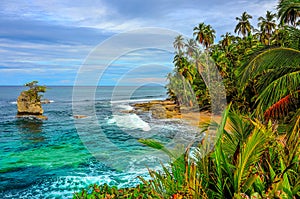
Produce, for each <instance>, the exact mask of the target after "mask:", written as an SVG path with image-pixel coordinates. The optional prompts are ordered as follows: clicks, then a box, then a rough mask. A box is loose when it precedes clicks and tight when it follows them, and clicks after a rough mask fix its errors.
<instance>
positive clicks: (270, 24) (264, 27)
mask: <svg viewBox="0 0 300 199" xmlns="http://www.w3.org/2000/svg"><path fill="white" fill-rule="evenodd" d="M275 17H276V14H272V12H270V11H267V14H266V18H264V17H259V18H258V21H259V23H258V26H259V27H260V31H261V34H262V36H265V37H266V38H267V40H268V45H270V44H271V36H272V34H273V30H274V29H275V28H276V21H275Z"/></svg>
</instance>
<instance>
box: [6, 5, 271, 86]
mask: <svg viewBox="0 0 300 199" xmlns="http://www.w3.org/2000/svg"><path fill="white" fill-rule="evenodd" d="M276 3H277V2H276V1H274V0H261V1H260V0H253V1H245V0H233V1H221V0H211V1H199V0H190V1H182V0H174V1H169V0H145V1H140V0H128V1H120V0H97V1H95V0H86V1H82V0H65V1H61V0H49V1H18V0H2V1H1V4H0V27H1V29H0V79H2V80H1V81H0V84H13V83H14V82H20V81H21V80H24V78H22V77H21V75H22V73H24V74H26V75H28V74H31V75H32V77H37V76H38V74H41V76H43V75H44V74H46V73H47V71H48V72H49V74H51V75H57V77H54V76H53V77H52V79H53V80H51V81H50V80H47V81H49V82H51V83H54V82H56V84H61V83H71V82H73V81H74V79H75V76H76V72H75V71H76V70H77V69H79V68H80V66H81V65H82V64H83V63H84V64H86V65H87V66H89V67H87V68H86V69H87V70H90V71H93V70H95V69H99V70H101V69H103V68H104V67H105V66H106V65H105V64H107V61H112V65H113V66H114V67H113V68H112V70H111V71H109V72H110V73H111V74H110V75H111V77H112V78H118V76H117V75H118V74H121V73H122V72H123V73H124V72H125V71H126V70H130V69H132V67H133V66H138V65H140V64H142V63H146V64H147V63H152V64H157V63H159V64H161V65H168V66H172V54H168V55H167V54H164V53H162V52H160V53H159V52H158V51H156V52H155V53H154V51H153V50H152V51H151V50H149V51H135V52H133V51H132V49H133V48H135V49H138V47H139V43H138V41H143V40H144V41H147V42H148V44H151V42H153V41H156V40H158V39H160V40H159V41H157V43H161V44H165V43H167V44H168V45H169V44H170V43H172V40H173V38H174V35H173V36H172V37H170V35H165V37H163V36H162V35H163V34H164V32H163V31H160V32H158V34H157V35H155V34H152V35H147V34H144V35H140V36H139V35H130V36H128V37H127V38H126V39H122V40H115V41H114V42H115V43H111V44H110V45H107V46H106V48H105V51H103V52H102V54H101V56H99V55H97V56H98V57H96V59H94V58H93V57H92V54H93V52H92V49H94V48H95V47H96V45H98V44H100V45H101V44H103V43H105V42H106V41H107V39H108V40H109V39H110V38H111V37H112V38H113V37H115V36H118V35H117V34H118V33H122V32H124V31H125V32H126V31H129V30H133V29H136V28H144V27H160V28H162V29H165V28H166V29H170V30H176V31H177V33H178V34H184V35H186V36H188V37H192V33H193V28H194V26H196V25H197V24H198V23H200V22H205V23H206V24H211V25H212V27H213V28H215V29H216V31H217V37H220V35H222V34H224V33H226V32H229V31H230V32H233V29H234V27H235V25H236V23H237V22H236V20H235V17H237V16H240V15H241V14H242V13H243V12H244V11H247V12H248V13H249V14H251V15H252V16H253V20H252V24H253V25H254V26H256V24H257V20H256V19H257V18H258V17H259V16H262V15H264V14H265V12H266V10H274V9H275V5H276ZM170 38H171V39H170ZM117 44H119V45H117ZM116 46H117V49H116V48H115V47H116ZM148 46H150V45H148ZM142 47H143V46H142ZM126 48H128V49H129V51H128V52H127V51H126ZM161 48H162V49H164V47H163V46H161ZM118 50H124V52H126V53H125V54H123V55H120V56H119V57H115V55H116V52H118ZM172 51H173V50H170V52H172ZM88 55H89V58H92V59H91V60H89V62H86V61H85V59H86V57H87V56H88ZM103 64H104V65H103ZM120 68H122V70H118V69H120ZM13 71H14V72H15V73H16V75H15V78H14V76H13ZM55 71H57V73H55ZM164 72H166V71H162V72H161V73H160V74H159V73H155V72H153V71H152V72H151V71H149V74H152V75H155V76H157V75H161V74H163V73H164ZM8 74H9V76H8ZM70 74H73V75H74V77H73V76H72V77H71V76H70ZM163 75H166V74H163ZM64 76H67V77H69V78H70V80H71V81H62V80H66V78H63V77H64ZM29 78H30V77H29ZM45 78H47V77H46V76H45ZM137 78H139V77H137ZM141 78H143V77H141ZM147 78H148V77H147ZM149 78H150V77H149ZM16 79H18V81H16ZM107 81H108V82H112V81H111V80H109V78H107Z"/></svg>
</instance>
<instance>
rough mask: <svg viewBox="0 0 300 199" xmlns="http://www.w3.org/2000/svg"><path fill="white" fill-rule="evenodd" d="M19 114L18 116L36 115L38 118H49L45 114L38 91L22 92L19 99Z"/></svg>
mask: <svg viewBox="0 0 300 199" xmlns="http://www.w3.org/2000/svg"><path fill="white" fill-rule="evenodd" d="M17 106H18V114H17V117H34V118H37V119H47V117H46V116H43V113H44V110H43V108H42V105H41V100H40V98H39V96H38V95H37V94H36V93H33V92H30V91H23V92H21V94H20V96H19V97H18V100H17Z"/></svg>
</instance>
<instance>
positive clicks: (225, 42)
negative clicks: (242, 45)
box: [221, 32, 232, 48]
mask: <svg viewBox="0 0 300 199" xmlns="http://www.w3.org/2000/svg"><path fill="white" fill-rule="evenodd" d="M221 37H222V38H223V39H222V41H221V46H222V47H223V48H225V47H226V46H229V45H230V44H231V43H232V35H231V34H230V33H229V32H226V34H225V35H221Z"/></svg>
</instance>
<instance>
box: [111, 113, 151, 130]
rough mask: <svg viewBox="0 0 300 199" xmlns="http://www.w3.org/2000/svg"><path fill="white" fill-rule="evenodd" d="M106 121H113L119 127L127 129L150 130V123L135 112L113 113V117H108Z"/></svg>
mask: <svg viewBox="0 0 300 199" xmlns="http://www.w3.org/2000/svg"><path fill="white" fill-rule="evenodd" d="M107 123H108V124H114V123H115V124H117V125H118V126H119V127H121V128H127V129H142V130H143V131H150V130H151V127H150V125H149V124H148V123H147V122H145V121H144V120H142V119H141V118H140V117H139V116H138V115H136V114H126V115H113V117H112V118H111V119H109V120H108V121H107Z"/></svg>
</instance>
